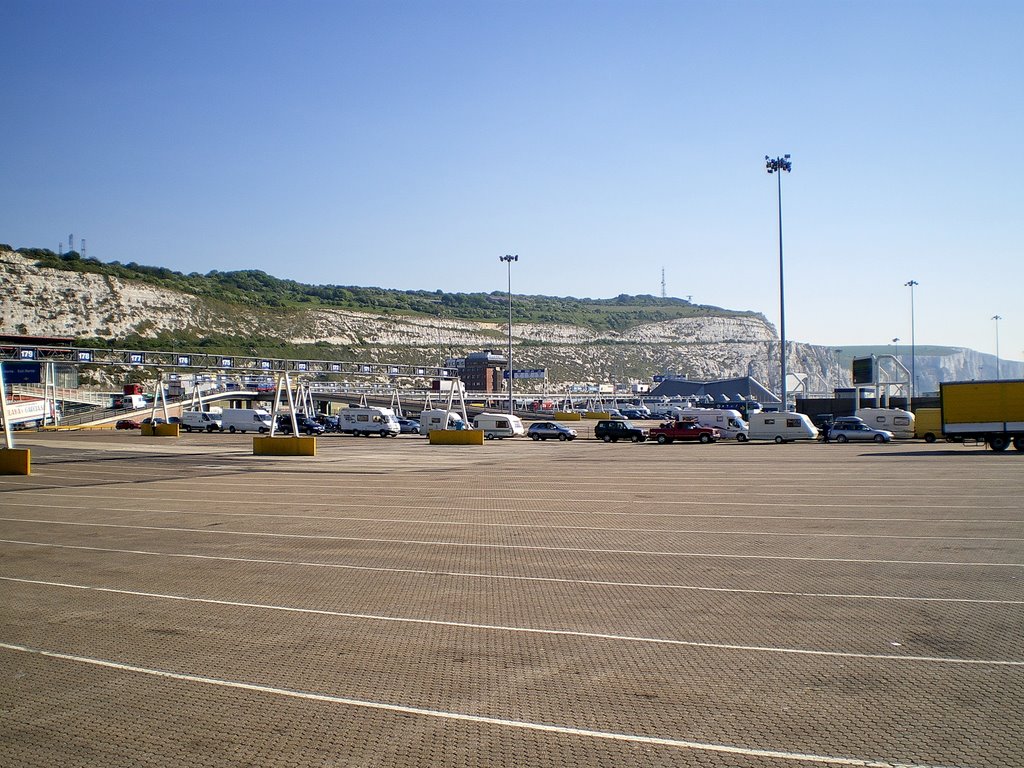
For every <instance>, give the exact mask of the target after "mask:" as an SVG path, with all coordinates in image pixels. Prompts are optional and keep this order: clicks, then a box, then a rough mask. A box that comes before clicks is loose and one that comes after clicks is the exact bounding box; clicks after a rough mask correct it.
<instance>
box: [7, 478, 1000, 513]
mask: <svg viewBox="0 0 1024 768" xmlns="http://www.w3.org/2000/svg"><path fill="white" fill-rule="evenodd" d="M575 484H576V483H575V482H574V485H575ZM249 487H250V488H251V485H250V486H249ZM24 490H26V491H28V490H32V489H24ZM328 492H329V491H328V490H327V489H322V490H318V491H317V492H316V493H315V494H310V495H311V497H312V498H323V496H324V494H325V493H328ZM337 492H338V493H342V494H347V493H348V492H347V490H346V489H344V488H341V489H338V491H337ZM232 493H234V492H232ZM623 493H625V492H623ZM36 495H46V496H58V497H61V498H72V499H79V498H121V497H122V496H110V495H96V496H90V495H89V494H79V493H73V494H58V493H54V492H50V491H39V490H37V491H36ZM260 495H261V496H264V497H273V496H275V494H274V493H273V492H269V491H268V492H263V491H261V492H260ZM276 495H278V496H282V497H287V498H288V499H296V498H298V497H300V496H301V495H302V494H294V493H283V494H276ZM372 497H373V496H372V494H371V498H372ZM377 498H381V499H406V498H408V496H405V495H400V496H389V495H387V494H384V495H381V496H379V497H377ZM917 498H920V496H918V497H917ZM998 498H1000V499H1004V498H1005V497H1004V496H1000V497H998ZM858 499H859V497H858ZM174 501H179V499H174ZM474 501H506V502H507V501H522V497H519V496H511V497H487V496H481V497H474ZM218 503H219V502H218ZM588 503H589V502H588ZM602 503H606V504H610V503H616V504H620V503H621V504H674V505H679V506H700V507H707V506H728V507H758V508H764V507H782V508H785V509H846V508H848V507H857V508H858V509H885V510H888V509H892V503H888V504H863V503H860V502H859V501H858V500H857V499H854V500H851V501H849V502H847V503H844V504H822V503H821V502H815V503H801V502H787V501H782V502H770V501H739V500H734V499H726V500H723V501H711V500H705V499H675V500H664V501H657V500H654V499H638V498H637V497H636V496H635V495H633V497H632V498H626V499H603V500H602ZM976 503H977V498H966V499H965V501H964V503H963V504H902V503H901V504H900V505H899V506H900V509H928V510H936V509H956V510H963V509H970V508H973V507H974V506H976ZM349 506H365V504H359V505H349ZM419 508H421V507H419ZM999 509H1005V510H1007V511H1013V512H1019V511H1020V507H1019V505H1012V504H1011V505H1010V506H1006V507H996V506H992V505H991V504H988V505H986V510H999ZM545 511H548V510H545ZM550 511H555V512H559V511H561V510H550ZM1000 522H1005V521H1000Z"/></svg>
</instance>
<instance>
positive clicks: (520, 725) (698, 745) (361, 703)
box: [0, 642, 939, 768]
mask: <svg viewBox="0 0 1024 768" xmlns="http://www.w3.org/2000/svg"><path fill="white" fill-rule="evenodd" d="M0 648H4V649H6V650H9V651H19V652H22V653H31V654H34V655H37V656H45V657H47V658H51V659H59V660H61V661H72V662H77V663H80V664H91V665H93V666H97V667H105V668H107V669H116V670H118V671H121V672H134V673H136V674H143V675H151V676H153V677H161V678H166V679H169V680H179V681H182V682H189V683H203V684H205V685H217V686H221V687H224V688H236V689H239V690H245V691H253V692H256V693H266V694H271V695H275V696H288V697H289V698H293V699H303V700H306V701H319V702H326V703H330V704H341V705H344V706H349V707H360V708H363V709H374V710H381V711H385V712H396V713H399V714H403V715H415V716H420V717H433V718H439V719H442V720H456V721H460V722H466V723H476V724H480V725H493V726H498V727H501V728H516V729H520V730H526V731H540V732H543V733H556V734H559V735H561V736H582V737H584V738H591V739H604V740H608V741H621V742H626V743H632V744H646V745H651V746H659V747H671V748H673V749H690V750H697V751H701V752H721V753H726V754H732V755H743V756H745V757H765V758H773V759H777V760H793V761H800V762H811V763H821V764H825V765H841V766H853V767H854V768H939V766H927V765H921V764H917V763H891V762H886V761H881V760H871V759H860V758H856V757H832V756H829V755H814V754H808V753H801V752H784V751H779V750H771V749H758V748H752V747H736V746H732V745H729V744H714V743H709V742H701V741H685V740H682V739H669V738H662V737H659V736H642V735H639V734H630V733H615V732H613V731H595V730H590V729H587V728H574V727H572V726H565V725H551V724H550V723H531V722H527V721H525V720H506V719H504V718H499V717H484V716H482V715H470V714H466V713H463V712H446V711H444V710H439V709H425V708H422V707H410V706H406V705H403V704H387V703H384V702H379V701H368V700H365V699H350V698H346V697H343V696H331V695H330V694H325V693H312V692H310V691H297V690H294V689H291V688H274V687H271V686H269V685H259V684H257V683H244V682H240V681H237V680H224V679H221V678H216V677H205V676H202V675H190V674H185V673H182V672H170V671H168V670H163V669H151V668H148V667H139V666H135V665H133V664H125V663H123V662H118V661H109V660H107V659H96V658H91V657H88V656H74V655H72V654H69V653H60V652H58V651H47V650H44V649H41V648H30V647H28V646H25V645H16V644H14V643H4V642H0Z"/></svg>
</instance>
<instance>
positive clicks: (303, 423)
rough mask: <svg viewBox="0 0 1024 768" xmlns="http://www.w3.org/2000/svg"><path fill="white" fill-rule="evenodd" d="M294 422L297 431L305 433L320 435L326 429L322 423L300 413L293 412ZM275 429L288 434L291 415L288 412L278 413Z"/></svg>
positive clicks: (290, 426)
mask: <svg viewBox="0 0 1024 768" xmlns="http://www.w3.org/2000/svg"><path fill="white" fill-rule="evenodd" d="M295 423H296V424H298V426H299V432H305V433H306V434H307V435H322V434H323V433H324V432H325V431H326V430H325V428H324V425H323V424H319V423H317V422H315V421H313V419H311V418H309V416H306V415H304V414H301V413H297V414H295ZM277 431H278V432H281V433H282V434H285V435H288V434H291V431H292V417H291V414H289V413H282V414H279V415H278V417H277Z"/></svg>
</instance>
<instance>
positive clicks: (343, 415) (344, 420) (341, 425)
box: [338, 407, 402, 437]
mask: <svg viewBox="0 0 1024 768" xmlns="http://www.w3.org/2000/svg"><path fill="white" fill-rule="evenodd" d="M338 429H339V430H340V431H341V432H346V433H348V434H350V435H357V436H358V435H363V436H364V437H369V436H370V435H380V436H381V437H397V436H398V433H399V432H401V431H402V427H401V425H400V424H399V423H398V417H397V416H395V412H394V411H393V410H391V409H390V408H372V407H365V408H362V407H354V408H345V409H344V410H341V411H339V412H338Z"/></svg>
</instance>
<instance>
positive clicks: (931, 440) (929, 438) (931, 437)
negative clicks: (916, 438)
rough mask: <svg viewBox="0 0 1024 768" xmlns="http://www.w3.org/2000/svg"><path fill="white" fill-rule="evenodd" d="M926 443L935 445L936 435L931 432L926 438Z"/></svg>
mask: <svg viewBox="0 0 1024 768" xmlns="http://www.w3.org/2000/svg"><path fill="white" fill-rule="evenodd" d="M924 441H925V442H926V443H934V442H935V435H933V434H932V433H931V432H929V433H928V434H927V435H925V436H924Z"/></svg>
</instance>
